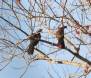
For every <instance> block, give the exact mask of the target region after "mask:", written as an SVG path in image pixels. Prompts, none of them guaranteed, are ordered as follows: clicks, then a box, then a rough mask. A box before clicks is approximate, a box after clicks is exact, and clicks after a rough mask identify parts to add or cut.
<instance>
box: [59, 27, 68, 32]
mask: <svg viewBox="0 0 91 78" xmlns="http://www.w3.org/2000/svg"><path fill="white" fill-rule="evenodd" d="M65 28H67V27H66V26H63V27H58V31H60V30H61V29H62V30H63V29H65Z"/></svg>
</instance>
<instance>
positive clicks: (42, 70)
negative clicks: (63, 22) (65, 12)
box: [0, 0, 91, 78]
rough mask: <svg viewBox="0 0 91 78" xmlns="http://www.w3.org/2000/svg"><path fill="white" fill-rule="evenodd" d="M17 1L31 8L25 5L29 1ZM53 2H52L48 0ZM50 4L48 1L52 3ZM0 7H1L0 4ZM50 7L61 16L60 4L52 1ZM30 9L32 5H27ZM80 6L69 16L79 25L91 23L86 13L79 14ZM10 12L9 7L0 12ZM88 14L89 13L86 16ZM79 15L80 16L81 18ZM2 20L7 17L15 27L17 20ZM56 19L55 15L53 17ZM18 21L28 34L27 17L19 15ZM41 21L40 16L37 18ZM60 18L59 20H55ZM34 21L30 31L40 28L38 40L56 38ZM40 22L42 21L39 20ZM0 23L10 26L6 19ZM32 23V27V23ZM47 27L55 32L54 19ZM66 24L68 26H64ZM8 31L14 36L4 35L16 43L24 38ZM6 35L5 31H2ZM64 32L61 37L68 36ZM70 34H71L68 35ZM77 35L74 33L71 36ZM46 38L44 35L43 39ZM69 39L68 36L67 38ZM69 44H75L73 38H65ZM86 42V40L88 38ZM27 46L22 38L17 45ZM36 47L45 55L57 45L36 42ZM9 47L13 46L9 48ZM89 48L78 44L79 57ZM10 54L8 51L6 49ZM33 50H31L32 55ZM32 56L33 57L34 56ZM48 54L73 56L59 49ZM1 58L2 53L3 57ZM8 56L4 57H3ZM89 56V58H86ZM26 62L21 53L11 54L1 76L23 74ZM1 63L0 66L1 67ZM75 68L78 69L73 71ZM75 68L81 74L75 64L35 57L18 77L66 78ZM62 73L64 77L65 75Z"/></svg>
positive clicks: (66, 58) (52, 40)
mask: <svg viewBox="0 0 91 78" xmlns="http://www.w3.org/2000/svg"><path fill="white" fill-rule="evenodd" d="M31 1H32V2H33V0H31ZM72 2H73V3H74V0H72ZM72 2H68V5H72ZM9 3H10V2H9ZM21 3H22V4H23V5H24V7H25V8H26V9H29V7H30V8H31V6H29V3H28V2H27V1H26V0H22V1H21ZM52 3H53V1H52ZM52 3H50V4H52ZM0 6H1V3H0ZM14 6H16V7H18V6H17V5H15V4H14ZM3 7H4V8H6V7H7V6H6V5H3ZM35 7H36V10H37V11H40V10H39V8H38V6H35ZM51 7H54V9H53V10H54V11H55V13H57V14H58V16H61V15H62V10H59V8H60V7H58V5H57V4H56V3H53V4H52V6H51ZM67 8H68V9H69V10H72V9H74V8H76V7H70V6H68V7H67ZM84 8H87V7H84ZM31 9H32V8H31ZM80 9H82V7H80ZM80 9H76V10H74V11H72V13H71V14H72V15H73V17H74V18H75V19H76V20H78V21H79V23H80V24H82V25H84V24H85V25H86V24H91V23H90V21H89V22H88V20H87V19H86V16H85V13H83V14H82V12H81V10H80ZM16 11H17V12H20V13H22V14H26V15H27V13H26V12H25V11H21V10H18V9H16ZM46 11H47V13H48V15H53V14H52V12H51V10H50V11H49V9H48V10H46ZM6 13H7V14H10V15H12V14H13V12H11V11H9V10H6V11H5V10H4V11H3V14H6ZM32 14H33V15H35V13H32ZM17 16H18V17H19V14H17ZM88 16H89V15H88ZM82 17H83V18H82ZM4 18H5V19H10V21H11V22H12V23H13V24H14V25H17V26H19V24H18V23H17V19H16V18H14V17H11V16H9V17H4ZM57 19H58V18H57ZM82 19H84V20H85V21H84V22H83V21H82ZM19 20H20V25H21V29H22V30H24V31H25V32H26V33H28V34H29V33H30V30H29V27H31V23H29V21H30V20H31V19H30V20H29V19H26V18H25V17H20V18H19ZM41 20H43V19H41ZM59 21H60V20H59ZM34 22H35V20H34V19H33V20H32V25H33V28H34V32H35V31H36V30H37V29H39V28H43V33H42V39H45V40H49V41H51V42H55V43H57V40H56V38H54V37H55V36H54V35H49V34H48V33H47V30H46V29H45V28H44V27H43V26H42V25H39V24H38V22H36V24H34ZM43 22H44V20H43ZM48 22H49V20H48V19H47V23H46V24H47V25H48ZM3 24H4V26H5V27H6V28H12V27H10V26H9V25H8V24H7V23H6V22H4V21H3ZM34 25H35V26H34ZM50 26H51V28H54V27H55V31H56V28H57V27H58V26H59V23H57V22H55V21H53V20H52V21H50ZM67 27H68V26H67ZM69 31H71V29H70V27H68V28H67V29H66V30H65V33H68V32H69ZM2 33H3V32H2ZM9 33H10V34H11V35H12V36H14V37H15V38H13V37H12V36H10V35H9V36H7V35H6V37H7V38H10V39H11V40H12V41H13V42H15V43H17V40H18V39H19V41H20V40H22V39H25V38H27V36H26V35H24V34H23V33H21V32H20V31H18V30H16V31H12V30H10V31H9ZM6 34H7V33H6ZM73 34H74V35H75V32H73ZM68 35H72V34H70V33H68V34H67V35H66V36H65V37H67V38H68ZM72 36H73V35H72ZM75 36H77V37H78V35H75ZM45 37H46V38H45ZM68 39H69V38H68ZM69 40H70V41H71V42H72V43H75V44H76V43H79V42H78V41H77V40H76V39H69ZM88 40H89V41H90V39H88ZM28 45H29V41H25V42H23V43H21V44H20V45H19V46H20V47H22V48H23V49H26V48H27V47H28ZM39 45H40V47H39V46H37V48H38V49H40V50H41V51H43V52H44V53H45V54H48V53H50V52H53V51H55V50H57V49H58V48H57V47H55V48H54V47H53V46H51V45H47V44H43V43H42V42H40V43H39ZM67 47H69V48H70V46H69V45H67ZM11 49H13V48H11ZM5 51H7V52H8V51H9V49H8V48H6V49H5ZM88 52H89V50H88V48H86V46H81V49H80V54H81V55H82V56H84V57H85V56H86V53H88ZM9 53H10V52H9ZM14 53H15V54H18V53H21V50H18V49H14V51H13V54H14ZM35 54H36V53H34V55H35ZM34 55H33V56H34ZM2 56H4V55H2V54H1V55H0V57H2ZM24 56H25V58H26V59H27V58H29V57H30V56H29V55H28V54H27V53H25V55H24ZM49 56H50V57H52V58H60V59H62V60H71V59H72V57H73V55H72V54H71V53H69V52H68V51H66V50H60V51H59V52H57V53H55V54H52V55H49ZM4 57H5V56H4ZM7 57H8V56H7ZM89 59H90V58H89ZM74 61H76V62H82V61H80V60H79V59H78V58H75V59H74ZM29 62H30V61H29V60H25V59H24V58H23V55H20V56H19V57H15V58H13V59H12V61H11V62H10V63H9V65H8V66H7V67H5V68H4V69H3V70H2V71H0V77H1V78H19V77H21V75H22V74H23V72H24V71H25V69H26V68H27V63H29ZM6 63H7V62H5V63H3V64H2V65H3V66H4V65H6ZM2 65H1V67H0V68H2ZM77 69H79V70H78V71H77ZM76 71H77V73H83V71H84V69H82V68H79V67H76V66H71V65H64V64H62V65H61V64H50V63H49V62H48V61H46V60H38V61H34V62H32V63H30V65H29V66H28V68H27V71H26V73H25V74H24V75H23V77H22V78H51V76H53V77H52V78H67V77H68V75H70V74H75V73H76ZM48 72H50V75H51V76H50V75H49V74H48ZM65 74H66V76H65ZM89 77H91V75H90V74H89V75H88V76H87V78H89ZM81 78H84V77H81Z"/></svg>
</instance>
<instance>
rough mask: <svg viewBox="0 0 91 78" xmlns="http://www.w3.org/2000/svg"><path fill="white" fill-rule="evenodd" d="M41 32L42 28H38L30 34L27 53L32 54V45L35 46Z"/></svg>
mask: <svg viewBox="0 0 91 78" xmlns="http://www.w3.org/2000/svg"><path fill="white" fill-rule="evenodd" d="M41 32H42V29H39V30H37V31H36V33H33V34H32V35H31V36H30V38H29V39H30V44H29V47H28V50H27V52H28V54H29V55H32V54H33V53H34V46H36V45H37V44H38V43H39V39H41V34H40V33H41Z"/></svg>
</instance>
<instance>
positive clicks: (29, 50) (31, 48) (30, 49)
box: [27, 45, 34, 55]
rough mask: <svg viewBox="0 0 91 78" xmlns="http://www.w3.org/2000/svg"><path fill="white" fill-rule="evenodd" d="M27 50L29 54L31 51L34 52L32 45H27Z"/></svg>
mask: <svg viewBox="0 0 91 78" xmlns="http://www.w3.org/2000/svg"><path fill="white" fill-rule="evenodd" d="M27 52H28V54H29V55H32V54H33V52H34V46H33V45H29V48H28V50H27Z"/></svg>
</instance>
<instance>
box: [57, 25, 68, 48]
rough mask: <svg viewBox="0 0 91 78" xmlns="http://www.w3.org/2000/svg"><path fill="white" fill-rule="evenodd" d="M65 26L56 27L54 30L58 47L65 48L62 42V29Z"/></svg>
mask: <svg viewBox="0 0 91 78" xmlns="http://www.w3.org/2000/svg"><path fill="white" fill-rule="evenodd" d="M65 28H67V27H66V26H63V27H58V30H57V31H56V38H57V39H58V43H57V46H58V48H65V44H64V29H65Z"/></svg>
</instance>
